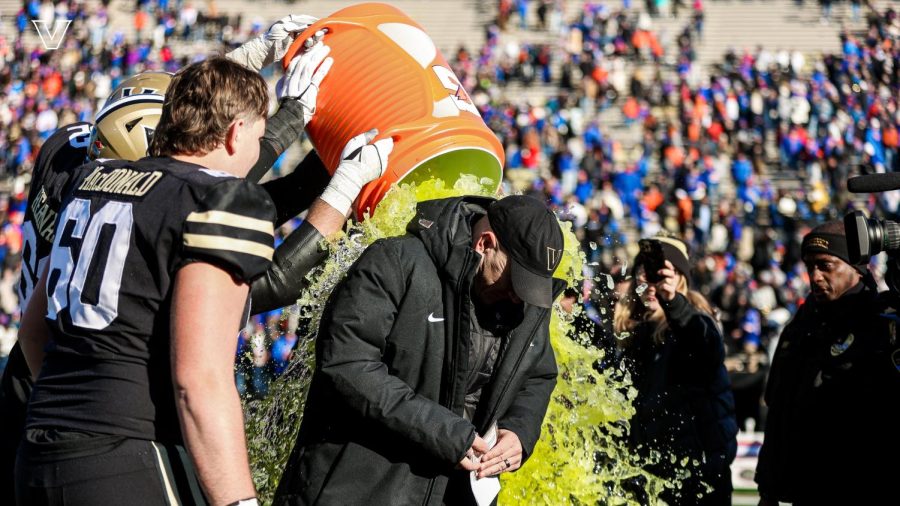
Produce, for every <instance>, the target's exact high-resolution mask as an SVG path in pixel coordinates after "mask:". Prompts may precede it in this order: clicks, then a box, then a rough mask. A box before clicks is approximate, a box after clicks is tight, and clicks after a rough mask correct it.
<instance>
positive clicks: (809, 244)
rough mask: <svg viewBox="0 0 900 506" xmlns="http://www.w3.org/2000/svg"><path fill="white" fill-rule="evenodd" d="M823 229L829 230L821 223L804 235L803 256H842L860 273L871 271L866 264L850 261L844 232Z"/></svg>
mask: <svg viewBox="0 0 900 506" xmlns="http://www.w3.org/2000/svg"><path fill="white" fill-rule="evenodd" d="M823 229H824V230H827V228H825V227H824V226H823V225H819V226H818V227H816V228H814V229H812V231H811V232H810V233H808V234H806V235H805V236H804V237H803V243H802V244H801V245H800V254H801V255H802V256H804V257H805V256H806V255H808V254H811V253H825V254H828V255H831V256H834V257H838V258H840V259H841V260H843V261H844V263H846V264H847V265H849V266H850V267H853V268H854V269H856V271H857V272H859V273H860V274H866V273H867V272H869V269H868V268H867V267H866V265H865V264H863V265H857V264H854V263H852V262H850V253H849V252H848V250H847V237H846V236H845V235H844V234H835V233H829V232H823V231H822V230H823Z"/></svg>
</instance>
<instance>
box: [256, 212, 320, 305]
mask: <svg viewBox="0 0 900 506" xmlns="http://www.w3.org/2000/svg"><path fill="white" fill-rule="evenodd" d="M322 239H323V237H322V234H320V233H319V231H318V230H317V229H316V227H314V226H313V224H312V222H311V221H306V222H304V223H302V224H301V225H300V226H299V227H298V228H297V229H296V230H294V231H293V232H291V233H290V234H289V235H288V236H287V237H286V238H285V239H284V242H282V243H281V244H280V245H279V246H278V248H277V249H276V250H275V255H274V256H273V257H272V265H271V266H270V267H269V270H267V271H266V273H265V274H263V275H262V276H260V277H259V278H257V279H255V280H254V281H253V284H252V285H251V286H250V311H251V313H252V314H259V313H264V312H266V311H271V310H273V309H277V308H280V307H284V306H289V305H291V304H293V303H294V302H296V301H297V298H298V297H299V296H300V291H301V290H302V289H303V287H304V285H305V281H304V280H305V279H306V275H307V274H309V272H310V271H311V270H312V269H313V268H314V267H315V266H316V265H318V264H319V263H321V262H322V261H323V260H325V258H326V257H327V256H328V250H327V249H325V247H324V245H322V244H320V243H321V242H322Z"/></svg>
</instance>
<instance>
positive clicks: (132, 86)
mask: <svg viewBox="0 0 900 506" xmlns="http://www.w3.org/2000/svg"><path fill="white" fill-rule="evenodd" d="M170 82H172V74H170V73H168V72H142V73H140V74H138V75H136V76H134V77H131V78H129V79H126V80H125V81H124V82H122V84H120V85H119V86H118V87H117V88H116V89H115V90H113V92H112V94H111V95H110V96H109V98H108V99H107V100H106V104H105V105H104V106H103V108H102V109H100V111H99V112H98V113H97V115H96V117H95V119H94V128H93V130H92V132H91V143H90V153H89V155H90V157H91V158H95V159H96V158H112V159H122V160H137V159H139V158H143V157H145V156H147V149H148V147H149V146H150V139H151V137H152V135H153V131H154V130H155V129H156V124H157V123H159V117H160V115H162V105H163V100H164V99H165V93H166V89H168V87H169V83H170Z"/></svg>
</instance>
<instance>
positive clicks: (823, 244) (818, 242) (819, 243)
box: [808, 237, 828, 249]
mask: <svg viewBox="0 0 900 506" xmlns="http://www.w3.org/2000/svg"><path fill="white" fill-rule="evenodd" d="M808 244H809V247H811V248H822V249H828V240H827V239H822V238H821V237H813V238H812V239H810V240H809V243H808Z"/></svg>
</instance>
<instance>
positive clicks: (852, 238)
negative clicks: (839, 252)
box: [844, 211, 900, 264]
mask: <svg viewBox="0 0 900 506" xmlns="http://www.w3.org/2000/svg"><path fill="white" fill-rule="evenodd" d="M844 229H845V233H846V235H847V253H848V254H849V256H850V262H851V263H854V264H863V263H867V262H868V261H869V259H870V258H872V257H873V256H875V255H877V254H879V253H881V252H882V251H887V252H889V253H890V252H893V251H897V250H898V249H900V225H898V224H897V223H896V222H893V221H890V220H878V219H875V218H866V215H865V214H863V212H862V211H853V212H852V213H850V214H847V215H846V216H844Z"/></svg>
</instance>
